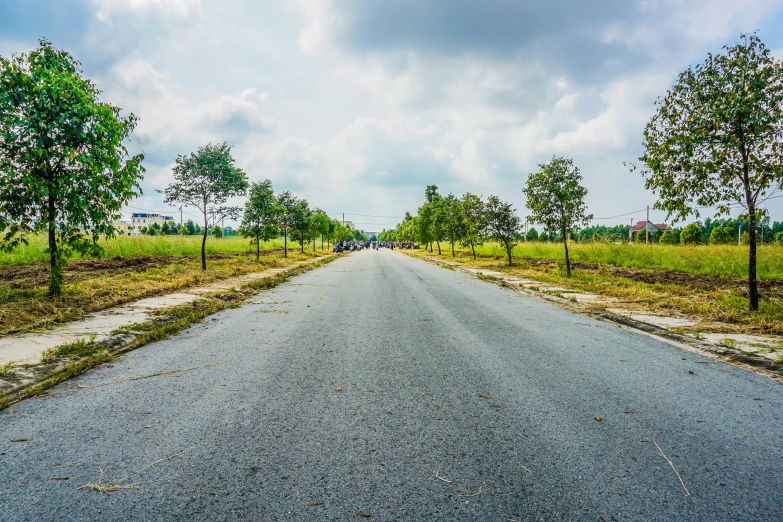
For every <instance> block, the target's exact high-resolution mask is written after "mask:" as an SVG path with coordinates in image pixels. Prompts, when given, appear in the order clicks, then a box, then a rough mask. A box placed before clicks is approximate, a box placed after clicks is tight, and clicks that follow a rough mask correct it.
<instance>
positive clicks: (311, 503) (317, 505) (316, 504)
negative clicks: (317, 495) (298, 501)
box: [307, 502, 324, 507]
mask: <svg viewBox="0 0 783 522" xmlns="http://www.w3.org/2000/svg"><path fill="white" fill-rule="evenodd" d="M323 505H324V503H323V502H310V503H309V504H307V507H319V506H323Z"/></svg>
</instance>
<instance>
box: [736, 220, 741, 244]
mask: <svg viewBox="0 0 783 522" xmlns="http://www.w3.org/2000/svg"><path fill="white" fill-rule="evenodd" d="M738 221H739V220H738ZM741 244H742V221H740V222H739V226H738V227H737V245H741Z"/></svg>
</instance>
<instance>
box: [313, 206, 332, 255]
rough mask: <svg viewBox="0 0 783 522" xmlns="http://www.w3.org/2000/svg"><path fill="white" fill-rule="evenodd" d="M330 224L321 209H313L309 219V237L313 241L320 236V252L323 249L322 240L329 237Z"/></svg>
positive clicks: (329, 220)
mask: <svg viewBox="0 0 783 522" xmlns="http://www.w3.org/2000/svg"><path fill="white" fill-rule="evenodd" d="M330 222H331V219H329V216H328V215H327V214H326V212H324V211H323V210H321V209H315V212H313V215H312V216H311V217H310V228H311V231H312V233H311V236H312V237H313V240H315V238H316V237H319V236H320V238H321V250H323V249H324V238H326V237H327V236H328V235H329V224H330ZM313 250H315V246H313Z"/></svg>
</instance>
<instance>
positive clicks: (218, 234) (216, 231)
mask: <svg viewBox="0 0 783 522" xmlns="http://www.w3.org/2000/svg"><path fill="white" fill-rule="evenodd" d="M211 234H212V235H213V236H215V239H220V238H221V237H223V229H222V228H220V227H219V226H217V225H215V226H214V227H212V232H211Z"/></svg>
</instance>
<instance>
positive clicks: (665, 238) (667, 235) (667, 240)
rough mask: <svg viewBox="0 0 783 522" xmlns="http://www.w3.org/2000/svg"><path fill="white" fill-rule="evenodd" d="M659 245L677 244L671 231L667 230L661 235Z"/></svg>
mask: <svg viewBox="0 0 783 522" xmlns="http://www.w3.org/2000/svg"><path fill="white" fill-rule="evenodd" d="M661 244H662V245H676V244H677V238H676V237H675V235H674V233H673V232H672V231H671V230H667V231H666V232H664V233H663V235H662V236H661Z"/></svg>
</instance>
